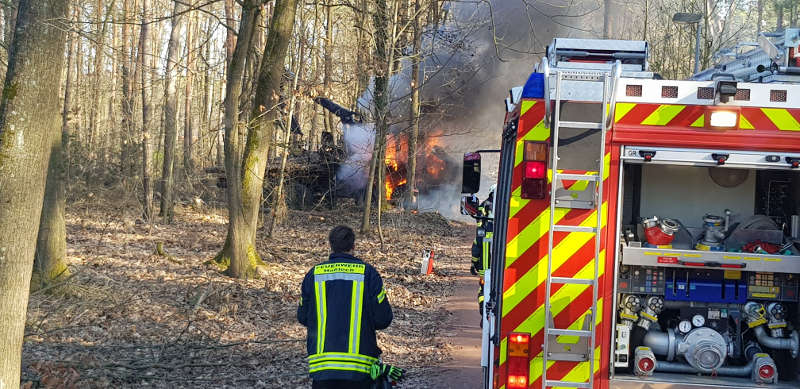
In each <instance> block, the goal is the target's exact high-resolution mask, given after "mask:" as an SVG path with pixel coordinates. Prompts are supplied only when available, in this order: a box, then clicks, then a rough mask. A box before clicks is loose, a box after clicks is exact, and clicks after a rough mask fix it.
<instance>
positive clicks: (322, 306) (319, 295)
mask: <svg viewBox="0 0 800 389" xmlns="http://www.w3.org/2000/svg"><path fill="white" fill-rule="evenodd" d="M314 297H315V300H316V306H317V354H319V353H322V352H323V351H324V350H325V328H326V326H325V324H326V320H327V313H328V312H327V307H326V305H327V299H326V297H325V282H323V281H320V282H315V283H314Z"/></svg>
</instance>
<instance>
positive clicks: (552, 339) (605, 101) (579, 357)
mask: <svg viewBox="0 0 800 389" xmlns="http://www.w3.org/2000/svg"><path fill="white" fill-rule="evenodd" d="M621 72H622V66H621V63H620V62H619V61H617V62H616V64H615V65H613V66H612V67H610V69H609V70H608V71H597V70H566V71H565V70H560V69H559V70H556V71H555V88H554V89H555V115H554V116H553V122H552V126H551V128H552V139H553V145H552V152H551V156H552V160H551V169H552V172H553V178H552V182H553V184H554V185H555V183H556V182H557V180H559V179H562V180H576V181H589V182H593V183H595V184H596V185H594V188H595V191H594V200H593V209H594V210H595V214H596V215H597V219H596V223H597V224H596V227H585V226H573V225H562V224H556V223H555V222H554V220H555V209H556V207H562V206H561V205H560V204H559V203H558V201H557V196H556V190H555V189H553V190H551V193H550V222H549V223H550V228H549V232H548V234H549V235H548V243H547V279H546V281H545V283H546V292H545V301H544V305H545V325H544V344H543V346H542V361H543V370H542V388H543V389H547V388H548V387H573V388H589V389H592V388H593V387H594V372H595V359H594V348H595V344H596V339H597V333H596V332H597V329H596V326H595V318H596V317H597V315H598V314H599V313H598V312H597V297H598V287H599V282H598V274H599V268H600V249H601V247H602V246H601V243H602V242H601V231H602V225H603V224H602V223H603V213H602V208H603V172H604V171H605V154H606V130H607V129H608V128H609V127H610V126H611V122H610V120H609V119H611V118H612V117H613V112H614V105H615V104H614V103H615V99H614V98H613V96H614V95H615V93H616V90H615V89H616V84H617V80H618V79H619V77H620V73H621ZM565 80H569V81H571V82H573V84H574V82H580V83H582V84H587V85H588V84H589V83H592V84H595V85H596V84H600V85H601V86H602V100H600V101H599V102H600V103H602V105H603V106H602V117H601V118H600V120H599V121H597V122H575V121H562V120H561V117H560V115H561V102H562V97H563V96H562V93H563V92H564V90H563V89H564V85H562V82H563V81H565ZM548 100H549V99H548ZM565 100H567V99H565ZM547 106H549V101H547ZM561 127H565V128H583V129H589V130H597V131H600V145H599V150H598V151H599V154H598V155H597V157H598V160H597V161H598V162H597V174H562V173H559V172H558V160H559V156H558V146H559V139H558V137H559V129H560V128H561ZM554 232H571V233H572V232H574V233H588V234H594V238H595V239H594V241H595V248H594V260H593V262H594V278H592V279H586V278H572V277H554V276H553V275H552V273H553V234H554ZM553 284H560V285H590V286H591V287H592V308H591V310H590V311H589V313H588V314H586V315H585V316H584V317H583V329H581V330H572V329H566V328H557V327H556V326H555V324H554V321H553V317H552V312H551V310H550V306H551V296H550V292H551V289H552V285H553ZM558 336H573V337H578V338H579V341H578V343H576V344H568V345H565V344H562V343H559V342H558V341H557V337H558ZM587 360H588V361H589V371H590V374H589V380H588V382H570V381H558V380H550V379H548V378H547V364H548V362H550V361H573V362H585V361H587Z"/></svg>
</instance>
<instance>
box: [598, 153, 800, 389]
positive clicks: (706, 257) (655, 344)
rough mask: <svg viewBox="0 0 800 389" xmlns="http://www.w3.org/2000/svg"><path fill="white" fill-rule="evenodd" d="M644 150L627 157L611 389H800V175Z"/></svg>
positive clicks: (755, 161) (755, 160) (742, 161)
mask: <svg viewBox="0 0 800 389" xmlns="http://www.w3.org/2000/svg"><path fill="white" fill-rule="evenodd" d="M642 151H646V148H640V147H625V148H623V149H622V154H623V157H622V159H623V164H622V175H621V180H620V193H621V194H620V205H621V206H620V209H619V215H618V219H619V220H618V221H619V225H618V226H617V231H618V247H619V252H618V255H617V259H618V262H617V266H616V269H615V282H614V290H615V297H616V307H615V320H614V328H613V329H612V334H611V335H612V336H611V338H612V339H614V345H615V347H613V348H612V356H611V366H612V367H613V368H612V373H611V375H612V377H611V378H612V384H611V387H613V388H642V387H648V388H656V387H658V388H668V387H681V388H702V387H715V388H716V387H730V388H750V387H753V386H755V385H759V386H760V385H767V386H768V387H770V388H798V387H800V375H799V374H798V372H800V334H798V329H800V305H799V304H798V303H799V302H800V240H797V239H798V236H797V234H798V231H797V230H798V229H800V226H797V224H798V223H799V221H798V220H797V219H798V217H797V216H795V217H794V218H793V217H792V216H793V215H798V214H800V171H799V170H798V169H792V168H790V167H789V166H788V165H784V164H783V163H782V162H783V161H784V160H785V159H784V158H783V157H784V156H783V154H786V153H774V154H775V155H780V156H781V161H780V162H781V163H777V162H775V163H773V164H772V165H770V163H768V162H765V161H775V158H774V157H773V156H772V155H769V153H764V155H760V154H759V153H748V152H737V151H734V152H730V151H719V152H715V150H654V151H655V156H654V157H651V158H652V159H648V160H647V161H645V157H644V156H643V153H642ZM705 154H708V156H707V157H703V155H705ZM712 154H726V155H728V158H727V161H729V162H730V163H729V164H727V165H726V164H724V163H723V164H718V162H715V158H714V157H712V156H711V155H712ZM705 159H707V161H706V160H705ZM759 161H760V162H759ZM793 223H794V224H795V225H794V227H793ZM793 228H794V230H793ZM793 231H794V238H793V237H792V234H793ZM719 377H725V378H724V380H720V378H719ZM678 382H679V383H680V384H677V383H678Z"/></svg>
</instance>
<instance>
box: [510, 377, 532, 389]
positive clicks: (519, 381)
mask: <svg viewBox="0 0 800 389" xmlns="http://www.w3.org/2000/svg"><path fill="white" fill-rule="evenodd" d="M506 386H507V387H509V388H527V387H528V377H525V376H522V375H510V376H508V385H506Z"/></svg>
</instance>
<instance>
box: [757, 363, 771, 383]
mask: <svg viewBox="0 0 800 389" xmlns="http://www.w3.org/2000/svg"><path fill="white" fill-rule="evenodd" d="M774 375H775V368H774V367H772V366H770V365H764V366H761V368H760V369H758V376H759V377H761V378H763V379H765V380H768V379H771V378H772V377H773V376H774Z"/></svg>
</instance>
